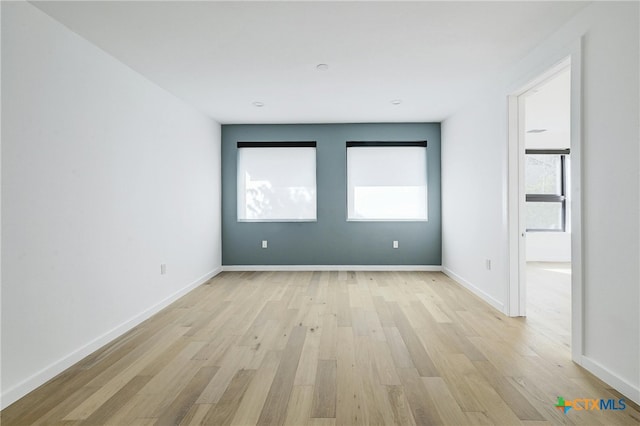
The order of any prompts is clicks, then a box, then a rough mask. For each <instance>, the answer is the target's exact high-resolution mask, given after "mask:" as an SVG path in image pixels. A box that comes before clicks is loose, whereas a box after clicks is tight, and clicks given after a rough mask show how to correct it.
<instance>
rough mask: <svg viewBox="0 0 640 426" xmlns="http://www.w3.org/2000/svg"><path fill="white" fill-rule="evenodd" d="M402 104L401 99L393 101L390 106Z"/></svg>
mask: <svg viewBox="0 0 640 426" xmlns="http://www.w3.org/2000/svg"><path fill="white" fill-rule="evenodd" d="M401 103H402V99H394V100H392V101H391V104H392V105H400V104H401Z"/></svg>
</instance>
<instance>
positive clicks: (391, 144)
mask: <svg viewBox="0 0 640 426" xmlns="http://www.w3.org/2000/svg"><path fill="white" fill-rule="evenodd" d="M427 146H428V142H427V140H418V141H353V140H352V141H346V143H345V171H346V176H345V177H346V179H345V186H346V194H345V195H346V200H345V201H346V221H347V222H428V221H429V177H428V170H429V157H428V156H427ZM367 147H382V148H386V147H388V148H402V147H417V148H424V149H425V163H424V164H425V188H426V194H425V217H424V218H408V219H403V218H351V217H349V205H350V204H349V201H350V200H349V194H350V192H349V188H350V181H349V154H348V151H349V149H350V148H367Z"/></svg>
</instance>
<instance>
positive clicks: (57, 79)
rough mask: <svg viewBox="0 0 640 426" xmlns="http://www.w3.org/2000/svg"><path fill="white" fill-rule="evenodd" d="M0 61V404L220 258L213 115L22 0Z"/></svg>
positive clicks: (206, 272)
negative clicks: (162, 269) (162, 270)
mask: <svg viewBox="0 0 640 426" xmlns="http://www.w3.org/2000/svg"><path fill="white" fill-rule="evenodd" d="M2 65H3V68H2V112H3V116H2V124H3V126H2V404H3V406H7V405H8V404H10V403H11V402H12V401H14V400H16V399H17V398H19V397H21V396H22V395H24V394H25V393H26V392H28V391H30V390H32V389H33V388H35V387H36V386H38V385H40V384H42V383H43V382H44V381H46V380H47V379H49V378H50V377H52V376H54V375H55V374H57V373H59V372H60V371H62V370H63V369H65V368H66V367H68V366H70V365H72V364H73V363H75V362H77V361H78V360H80V359H81V358H83V357H84V356H85V355H87V354H89V353H90V352H92V351H93V350H95V349H97V348H98V347H100V346H101V345H103V344H104V343H106V342H108V341H109V340H111V339H113V338H114V337H116V336H117V335H119V334H121V333H123V332H125V331H126V330H128V329H130V328H131V327H132V326H134V325H136V324H137V323H139V322H141V321H142V320H143V319H145V318H147V317H149V316H150V315H152V314H153V313H154V312H156V311H157V310H159V309H160V308H162V307H164V306H165V305H167V304H168V303H169V302H171V301H173V300H174V299H175V298H177V297H179V296H180V295H182V294H184V293H186V292H187V291H189V290H190V289H192V288H193V287H194V286H196V285H198V284H199V283H201V282H203V281H204V280H205V279H207V278H208V277H211V276H212V275H214V274H215V273H216V272H217V271H219V270H220V265H221V259H220V241H221V240H220V126H219V125H218V124H217V123H215V122H214V121H212V120H211V119H210V118H208V117H206V116H204V115H203V114H201V113H200V112H198V111H196V110H194V109H192V108H191V107H189V106H187V105H186V104H184V103H183V102H182V101H180V100H178V99H177V98H175V97H174V96H172V95H171V94H169V93H167V92H165V91H164V90H162V89H160V88H158V87H157V86H155V85H154V84H152V83H150V82H149V81H148V80H146V79H145V78H143V77H141V76H140V75H138V74H137V73H135V72H133V71H132V70H131V69H129V68H127V67H126V66H125V65H123V64H121V63H120V62H117V61H116V60H115V59H113V58H112V57H110V56H108V55H107V54H106V53H104V52H103V51H101V50H99V49H98V48H97V47H95V46H94V45H92V44H90V43H88V42H87V41H85V40H84V39H82V38H80V37H79V36H77V35H76V34H74V33H72V32H70V31H69V30H68V29H66V28H65V27H63V26H62V25H60V24H59V23H57V22H56V21H54V20H52V19H51V18H49V17H48V16H46V15H44V14H43V13H42V12H40V11H39V10H38V9H36V8H34V7H33V6H31V5H29V4H28V3H26V2H19V3H14V2H2ZM161 263H166V265H167V274H166V275H160V264H161Z"/></svg>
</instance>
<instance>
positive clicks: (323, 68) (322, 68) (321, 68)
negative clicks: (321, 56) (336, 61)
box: [316, 64, 329, 71]
mask: <svg viewBox="0 0 640 426" xmlns="http://www.w3.org/2000/svg"><path fill="white" fill-rule="evenodd" d="M316 69H317V70H318V71H327V70H328V69H329V65H327V64H318V65H316Z"/></svg>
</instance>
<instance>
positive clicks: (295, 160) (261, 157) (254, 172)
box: [237, 142, 316, 222]
mask: <svg viewBox="0 0 640 426" xmlns="http://www.w3.org/2000/svg"><path fill="white" fill-rule="evenodd" d="M237 184H238V188H237V191H238V221H239V222H302V221H315V220H316V143H315V142H238V178H237Z"/></svg>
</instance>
